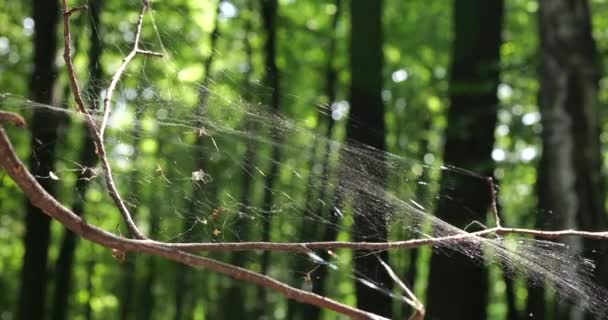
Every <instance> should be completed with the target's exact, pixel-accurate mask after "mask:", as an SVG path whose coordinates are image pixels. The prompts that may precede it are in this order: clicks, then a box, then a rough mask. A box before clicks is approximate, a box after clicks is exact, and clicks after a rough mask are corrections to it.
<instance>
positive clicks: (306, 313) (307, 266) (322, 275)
mask: <svg viewBox="0 0 608 320" xmlns="http://www.w3.org/2000/svg"><path fill="white" fill-rule="evenodd" d="M335 5H336V11H335V12H334V14H333V17H332V20H331V26H330V27H331V29H330V37H329V45H328V48H327V63H326V66H325V88H324V94H325V96H326V97H327V101H328V105H329V106H330V107H331V105H332V104H333V103H334V102H335V101H336V94H337V87H338V76H337V73H338V72H337V70H336V67H335V63H334V59H335V55H336V42H337V41H336V38H337V35H336V33H337V27H338V21H339V20H340V16H341V13H342V0H336V1H335ZM317 121H318V123H319V125H320V126H321V125H325V134H324V139H321V142H324V145H323V143H319V142H320V141H319V139H318V138H317V136H315V137H314V142H313V145H314V147H313V150H316V148H317V146H318V147H320V148H323V147H324V148H323V152H322V153H321V156H322V158H321V174H320V175H316V174H315V173H314V172H313V166H314V165H315V163H316V161H317V159H316V156H317V155H316V153H317V152H316V151H313V152H312V153H311V163H310V165H309V183H307V185H308V186H309V187H308V188H307V189H306V196H305V199H306V201H305V204H306V212H307V213H306V214H307V215H310V216H313V217H321V216H322V215H323V212H324V211H326V208H325V206H324V205H323V204H322V202H321V201H316V200H313V199H314V197H313V194H315V193H316V194H318V197H319V198H318V199H319V200H327V199H325V198H326V194H327V187H328V183H329V178H330V177H329V175H330V155H331V143H330V139H331V137H332V134H333V129H334V124H335V121H334V119H333V118H332V114H331V109H329V110H326V111H325V112H319V113H318V120H317ZM323 140H324V141H323ZM313 179H320V180H321V184H320V185H319V188H318V190H317V188H314V187H311V186H315V185H316V184H315V183H314V181H312V180H313ZM323 202H324V201H323ZM330 219H331V218H330ZM317 226H318V225H317V224H309V223H307V221H306V220H304V222H303V224H302V227H301V229H302V236H301V239H300V240H301V241H312V240H316V239H318V237H319V236H321V237H326V236H328V237H330V238H331V239H321V240H322V241H333V240H335V235H333V236H332V235H331V234H328V232H327V231H326V230H323V228H321V229H322V230H317V228H318V227H317ZM330 228H333V225H330V226H327V227H326V229H330ZM311 234H314V236H311ZM327 258H329V257H327V256H325V257H324V259H327ZM313 268H316V270H315V271H314V272H312V273H311V281H312V291H313V292H314V293H316V294H318V295H321V296H324V295H325V291H326V290H325V285H326V278H327V274H328V270H327V266H324V265H320V266H318V267H317V265H315V264H313V263H310V262H309V261H305V262H301V260H300V263H298V265H297V266H296V267H295V270H296V271H299V272H303V273H306V272H309V271H310V270H312V269H313ZM320 316H321V309H319V308H317V307H315V306H311V305H307V304H301V303H297V302H295V301H293V300H289V305H288V310H287V318H288V319H294V320H295V319H306V320H315V319H319V318H320Z"/></svg>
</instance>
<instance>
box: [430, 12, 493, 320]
mask: <svg viewBox="0 0 608 320" xmlns="http://www.w3.org/2000/svg"><path fill="white" fill-rule="evenodd" d="M502 19H503V1H500V0H496V1H486V0H457V1H454V30H455V32H454V43H453V46H452V70H451V77H450V108H449V111H448V115H447V120H448V127H447V130H446V137H445V138H446V141H445V145H444V163H446V164H449V165H455V166H457V167H461V168H465V169H467V170H471V171H474V172H476V173H478V174H481V175H483V176H492V175H493V170H494V163H493V161H492V158H491V152H492V148H493V146H494V129H495V126H496V110H497V105H498V99H497V96H496V90H497V87H498V82H499V59H500V50H499V49H500V45H501V32H502ZM454 199H455V200H454ZM461 203H464V204H466V206H467V207H468V208H470V209H471V210H470V211H469V212H470V213H468V212H466V211H465V210H463V209H462V204H461ZM490 203H491V195H490V192H489V188H488V185H487V182H486V181H485V180H483V179H477V178H472V177H469V176H465V175H463V174H459V173H453V172H450V171H443V172H442V177H441V187H440V200H439V202H438V205H437V210H436V213H435V214H436V216H437V217H438V218H440V219H442V220H444V221H446V222H448V223H450V224H452V225H454V226H456V227H459V228H464V227H465V226H466V225H467V224H469V223H470V222H471V221H474V220H477V221H485V218H486V217H487V213H488V208H489V206H490ZM467 211H468V210H467ZM478 249H479V250H481V248H478ZM441 250H442V251H444V250H448V249H441ZM487 282H488V279H487V272H486V270H485V268H484V267H483V266H480V265H479V264H478V263H475V262H474V261H471V260H470V258H468V257H466V256H465V255H462V254H460V253H458V252H452V251H450V252H449V255H446V254H445V252H443V253H442V252H440V251H438V250H433V255H432V258H431V267H430V278H429V283H428V288H429V289H428V292H427V303H428V314H429V317H430V318H432V319H454V320H457V319H463V320H464V319H466V320H476V319H479V320H483V319H486V307H487V306H486V304H487V301H488V298H487V287H488V283H487Z"/></svg>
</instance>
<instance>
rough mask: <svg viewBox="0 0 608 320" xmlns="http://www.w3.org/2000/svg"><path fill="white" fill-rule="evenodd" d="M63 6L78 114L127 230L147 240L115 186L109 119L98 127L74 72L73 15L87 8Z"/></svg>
mask: <svg viewBox="0 0 608 320" xmlns="http://www.w3.org/2000/svg"><path fill="white" fill-rule="evenodd" d="M62 5H63V37H64V49H63V59H64V60H65V64H66V69H67V73H68V78H69V80H70V88H71V90H72V94H73V96H74V101H75V102H76V108H77V109H78V111H80V112H81V113H83V114H84V115H85V119H86V122H87V126H88V128H89V132H90V133H91V137H92V139H93V143H94V144H95V150H96V153H97V155H98V157H99V160H100V161H101V165H102V168H103V172H104V178H105V181H106V186H107V188H108V193H109V194H110V197H111V198H112V200H113V201H114V203H115V204H116V207H117V208H118V210H119V211H120V214H121V215H122V217H123V219H124V220H125V224H126V225H127V229H128V230H129V233H130V234H131V236H132V237H134V238H137V239H146V236H145V235H144V234H143V233H142V232H141V231H140V230H139V228H138V227H137V225H136V224H135V221H133V218H132V217H131V213H130V212H129V209H127V206H126V205H125V203H124V201H123V200H122V198H121V197H120V193H119V192H118V188H116V184H115V183H114V178H113V175H112V167H111V166H110V163H109V161H108V158H107V156H106V149H105V146H104V144H103V129H104V128H105V122H106V120H107V118H106V116H105V114H104V122H103V123H102V126H101V128H98V127H97V125H96V124H95V120H94V119H93V117H92V116H91V114H90V113H89V111H88V108H87V106H86V104H85V102H84V99H83V98H82V91H81V90H80V86H79V84H78V78H77V77H76V72H75V71H74V64H73V63H72V53H71V42H72V35H71V32H70V16H71V15H72V14H73V13H74V12H77V11H80V10H84V9H86V6H78V7H74V8H72V9H68V5H67V0H63V1H62ZM145 10H146V6H144V7H142V10H141V14H140V19H139V21H138V32H137V35H136V42H135V48H134V49H133V56H135V53H136V50H138V49H137V43H138V42H139V35H140V33H141V23H142V20H143V13H144V12H145ZM125 67H126V64H125ZM123 69H124V68H123ZM123 71H124V70H123ZM121 74H122V72H121ZM117 75H118V76H117ZM117 75H115V78H116V82H118V78H120V74H118V73H117ZM112 81H113V86H114V87H115V86H116V83H114V79H112ZM110 88H112V91H113V87H112V86H111V87H110ZM110 88H108V91H109V90H110ZM110 98H111V93H110V96H109V97H108V95H106V99H108V105H107V106H106V103H105V100H104V108H107V109H105V110H108V115H109V108H110V107H109V101H110V100H109V99H110Z"/></svg>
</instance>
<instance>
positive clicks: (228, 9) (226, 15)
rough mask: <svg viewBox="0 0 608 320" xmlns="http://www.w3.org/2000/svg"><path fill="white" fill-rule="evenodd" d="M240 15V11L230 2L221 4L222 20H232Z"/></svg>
mask: <svg viewBox="0 0 608 320" xmlns="http://www.w3.org/2000/svg"><path fill="white" fill-rule="evenodd" d="M238 13H239V11H238V9H237V8H236V7H235V6H234V5H233V4H232V3H231V2H230V1H222V2H221V3H220V17H219V18H220V19H221V20H225V19H232V18H234V17H236V16H237V14H238Z"/></svg>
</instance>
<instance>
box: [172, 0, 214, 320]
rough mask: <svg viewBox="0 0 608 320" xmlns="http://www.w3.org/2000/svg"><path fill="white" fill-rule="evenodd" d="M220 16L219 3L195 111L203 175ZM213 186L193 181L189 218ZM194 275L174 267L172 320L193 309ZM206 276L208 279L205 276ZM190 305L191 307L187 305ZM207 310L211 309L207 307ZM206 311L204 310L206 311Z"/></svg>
mask: <svg viewBox="0 0 608 320" xmlns="http://www.w3.org/2000/svg"><path fill="white" fill-rule="evenodd" d="M219 14H220V2H219V1H218V3H217V6H216V14H215V18H214V19H215V21H214V27H213V31H212V32H211V35H210V44H209V47H210V49H211V50H210V52H211V53H210V54H209V56H208V57H207V59H206V60H205V61H204V62H203V67H204V68H205V76H204V78H203V83H202V85H201V87H200V91H199V97H198V99H199V101H198V107H197V112H196V113H197V117H198V119H197V120H196V123H195V127H196V128H199V129H200V130H201V131H200V133H199V134H198V136H197V137H196V141H195V149H194V150H195V151H194V170H195V171H199V170H203V172H207V171H209V163H208V161H207V159H208V157H209V155H208V154H206V152H205V147H206V146H208V139H209V136H207V134H206V133H205V132H204V128H205V123H204V121H203V120H202V119H203V118H204V117H206V116H207V114H206V112H207V104H208V102H209V85H210V84H211V79H212V78H211V73H212V72H211V71H212V66H213V60H214V59H215V53H216V46H217V40H218V39H219V35H220V33H219ZM216 193H217V190H216V186H215V185H212V186H205V184H204V183H203V182H201V181H194V182H193V184H192V199H191V200H190V210H189V212H190V213H189V215H188V217H197V216H199V215H202V214H203V210H204V209H205V208H204V206H205V205H204V204H205V203H206V204H207V205H208V206H210V207H214V205H213V204H214V203H215V201H216V200H215V197H216ZM191 223H193V219H189V218H187V219H186V220H185V221H184V231H185V230H187V229H188V228H190V226H191V225H190V224H191ZM193 276H194V275H193V274H192V273H191V272H190V270H188V268H187V267H185V266H184V265H181V264H180V265H178V266H177V278H176V288H175V317H174V318H175V320H181V319H183V318H184V317H191V316H192V315H191V313H192V312H191V310H192V309H193V308H194V307H195V303H196V302H195V301H196V299H195V297H194V292H192V290H193V287H192V286H193V285H194V283H189V282H190V280H191V278H192V277H193ZM206 276H208V275H206ZM187 301H190V302H192V303H187ZM208 307H210V306H208ZM207 309H208V308H205V310H207Z"/></svg>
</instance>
